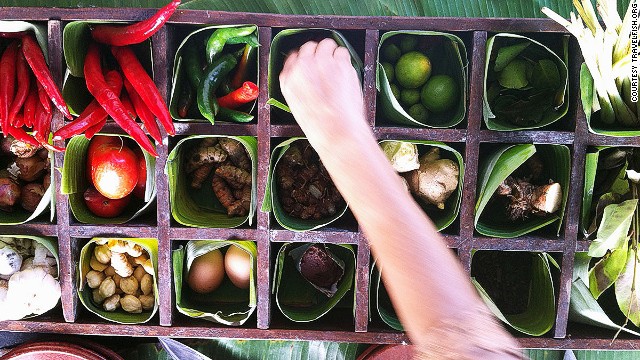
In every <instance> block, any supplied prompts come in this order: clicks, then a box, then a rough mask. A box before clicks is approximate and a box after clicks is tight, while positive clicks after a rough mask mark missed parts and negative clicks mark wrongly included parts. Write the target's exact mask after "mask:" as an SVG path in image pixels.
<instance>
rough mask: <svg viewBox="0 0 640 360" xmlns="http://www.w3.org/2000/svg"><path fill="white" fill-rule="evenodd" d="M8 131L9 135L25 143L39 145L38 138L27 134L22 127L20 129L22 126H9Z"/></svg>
mask: <svg viewBox="0 0 640 360" xmlns="http://www.w3.org/2000/svg"><path fill="white" fill-rule="evenodd" d="M8 133H9V135H11V136H13V137H14V138H16V139H17V140H20V141H22V142H25V143H27V144H29V145H33V146H38V145H39V142H38V140H36V139H34V138H33V136H31V135H29V134H27V132H26V131H24V129H22V128H18V127H9V131H8Z"/></svg>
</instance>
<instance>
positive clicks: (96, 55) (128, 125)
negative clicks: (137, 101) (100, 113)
mask: <svg viewBox="0 0 640 360" xmlns="http://www.w3.org/2000/svg"><path fill="white" fill-rule="evenodd" d="M84 78H85V80H86V82H87V89H88V90H89V92H90V93H91V95H93V97H95V98H96V100H98V102H99V103H100V105H101V106H102V107H103V108H104V109H105V110H106V111H107V113H108V114H109V116H111V118H113V120H114V121H115V122H116V123H117V124H118V125H119V126H120V127H121V128H122V129H123V130H124V131H125V132H127V133H128V134H129V135H131V137H132V138H133V139H134V140H135V141H136V142H138V144H139V145H140V146H141V147H142V148H143V149H145V150H146V151H147V152H148V153H149V154H151V155H153V156H156V157H157V156H158V153H157V152H156V149H155V148H154V147H153V144H151V141H150V140H149V138H148V137H147V135H146V134H145V133H144V131H143V130H142V129H141V128H140V127H139V126H138V124H136V122H135V121H133V120H131V118H130V117H129V115H128V114H127V110H126V109H125V108H124V106H123V105H122V101H120V98H119V97H118V95H116V93H114V92H113V90H111V89H109V86H108V85H107V82H106V81H105V79H104V76H103V75H102V68H101V64H100V49H98V45H97V44H94V43H92V44H90V45H89V49H88V51H87V56H86V57H85V59H84Z"/></svg>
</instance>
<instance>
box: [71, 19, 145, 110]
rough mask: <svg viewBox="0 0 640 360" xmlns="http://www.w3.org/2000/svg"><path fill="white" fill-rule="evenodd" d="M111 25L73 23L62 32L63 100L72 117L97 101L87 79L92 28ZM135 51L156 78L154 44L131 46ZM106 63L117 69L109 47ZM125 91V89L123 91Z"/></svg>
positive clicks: (102, 51) (103, 51) (105, 53)
mask: <svg viewBox="0 0 640 360" xmlns="http://www.w3.org/2000/svg"><path fill="white" fill-rule="evenodd" d="M104 23H108V22H105V21H72V22H70V23H68V24H67V25H66V26H65V27H64V29H63V32H62V49H63V51H64V60H65V63H66V64H67V69H66V71H65V75H64V82H63V84H62V97H63V98H64V101H65V102H66V103H67V106H68V107H69V111H71V114H73V115H78V114H80V113H81V112H82V110H84V108H85V107H86V106H87V105H88V104H89V102H91V100H93V96H91V94H90V93H89V90H87V86H86V84H85V80H84V58H85V56H86V54H87V49H88V48H89V44H90V43H91V41H93V40H92V39H91V26H92V25H95V24H104ZM129 46H130V47H131V49H133V51H134V52H135V54H136V56H137V58H138V60H139V61H140V63H141V64H142V66H143V67H144V69H145V70H146V71H147V73H148V74H149V76H151V78H153V56H152V53H151V41H150V40H145V41H143V42H141V43H139V44H134V45H129ZM100 50H101V51H100V53H101V55H102V58H103V59H104V60H103V63H106V64H110V65H112V67H113V66H117V62H116V60H115V59H114V58H113V56H112V55H111V51H110V50H109V48H108V47H106V46H103V47H101V49H100ZM123 91H124V90H123Z"/></svg>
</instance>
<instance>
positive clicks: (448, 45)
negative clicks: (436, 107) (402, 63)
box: [376, 30, 468, 128]
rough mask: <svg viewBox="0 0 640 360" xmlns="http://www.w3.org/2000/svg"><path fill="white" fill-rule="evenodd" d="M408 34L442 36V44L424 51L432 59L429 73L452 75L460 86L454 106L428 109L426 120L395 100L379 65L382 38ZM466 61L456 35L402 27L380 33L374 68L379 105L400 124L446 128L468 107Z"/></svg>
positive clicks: (385, 114)
mask: <svg viewBox="0 0 640 360" xmlns="http://www.w3.org/2000/svg"><path fill="white" fill-rule="evenodd" d="M401 34H410V35H417V36H425V37H427V38H436V39H437V38H444V39H445V40H444V41H442V46H438V47H434V48H430V49H429V50H428V51H427V52H426V55H427V57H428V58H429V60H430V61H431V66H432V69H433V70H432V72H431V75H432V76H433V75H440V74H446V75H449V76H451V77H452V78H453V79H454V80H455V81H456V82H457V83H458V87H459V88H460V100H458V105H457V106H456V107H455V109H453V110H450V111H446V112H444V113H441V114H436V113H429V118H428V119H427V121H426V122H420V121H418V120H416V119H414V118H413V117H411V116H410V115H409V114H408V113H407V111H406V110H405V109H404V108H403V107H402V105H400V103H399V102H398V100H397V99H396V98H395V96H393V93H391V87H390V85H389V79H388V78H387V73H386V72H385V71H384V68H383V67H382V65H381V61H380V49H381V48H382V46H383V44H384V42H385V41H387V40H389V39H391V38H393V37H394V36H396V35H401ZM467 70H468V61H467V48H466V47H465V45H464V42H463V41H462V39H460V38H459V37H457V36H455V35H453V34H448V33H443V32H437V31H420V30H401V31H389V32H386V33H384V34H382V36H381V37H380V44H379V45H378V57H377V71H376V88H377V89H378V92H379V93H380V105H381V108H382V112H383V114H384V116H385V118H387V119H389V120H390V121H393V122H395V123H398V124H401V125H411V126H426V127H432V128H449V127H453V126H456V125H458V124H459V123H460V122H462V120H464V116H465V113H466V111H467V109H466V106H467V87H468V85H467V84H468V74H467Z"/></svg>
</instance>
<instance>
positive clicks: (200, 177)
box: [191, 164, 214, 189]
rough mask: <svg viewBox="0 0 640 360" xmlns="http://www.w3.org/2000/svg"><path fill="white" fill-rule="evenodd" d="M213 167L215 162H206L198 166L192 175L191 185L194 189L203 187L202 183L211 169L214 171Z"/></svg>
mask: <svg viewBox="0 0 640 360" xmlns="http://www.w3.org/2000/svg"><path fill="white" fill-rule="evenodd" d="M213 167H214V166H213V164H205V165H202V166H200V167H199V168H197V169H196V170H195V171H194V172H193V173H192V176H191V187H192V188H194V189H200V188H202V183H204V181H205V180H206V179H207V177H208V176H209V174H210V173H211V171H213Z"/></svg>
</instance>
